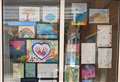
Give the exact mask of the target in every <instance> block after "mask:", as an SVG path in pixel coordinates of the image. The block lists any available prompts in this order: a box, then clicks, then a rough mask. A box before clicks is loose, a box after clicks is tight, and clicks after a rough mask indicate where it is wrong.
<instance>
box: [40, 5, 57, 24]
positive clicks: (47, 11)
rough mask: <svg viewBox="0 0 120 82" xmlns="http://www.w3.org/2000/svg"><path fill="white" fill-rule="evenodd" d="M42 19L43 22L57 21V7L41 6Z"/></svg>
mask: <svg viewBox="0 0 120 82" xmlns="http://www.w3.org/2000/svg"><path fill="white" fill-rule="evenodd" d="M42 9H43V10H42V11H43V13H42V20H43V22H49V23H56V22H58V17H59V9H58V7H49V6H45V7H43V8H42Z"/></svg>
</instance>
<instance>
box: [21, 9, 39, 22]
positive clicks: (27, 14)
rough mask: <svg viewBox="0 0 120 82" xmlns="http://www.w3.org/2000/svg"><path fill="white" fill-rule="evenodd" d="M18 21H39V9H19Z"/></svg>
mask: <svg viewBox="0 0 120 82" xmlns="http://www.w3.org/2000/svg"><path fill="white" fill-rule="evenodd" d="M19 20H20V21H39V20H40V8H39V7H19Z"/></svg>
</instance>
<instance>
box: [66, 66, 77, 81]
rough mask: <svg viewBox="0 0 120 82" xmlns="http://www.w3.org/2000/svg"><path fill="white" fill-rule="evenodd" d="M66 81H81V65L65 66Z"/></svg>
mask: <svg viewBox="0 0 120 82" xmlns="http://www.w3.org/2000/svg"><path fill="white" fill-rule="evenodd" d="M64 80H65V82H79V65H76V66H70V65H67V66H65V78H64Z"/></svg>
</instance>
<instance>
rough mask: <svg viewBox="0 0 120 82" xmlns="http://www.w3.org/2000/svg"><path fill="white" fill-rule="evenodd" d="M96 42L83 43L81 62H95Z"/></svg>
mask: <svg viewBox="0 0 120 82" xmlns="http://www.w3.org/2000/svg"><path fill="white" fill-rule="evenodd" d="M95 57H96V43H81V63H82V64H95Z"/></svg>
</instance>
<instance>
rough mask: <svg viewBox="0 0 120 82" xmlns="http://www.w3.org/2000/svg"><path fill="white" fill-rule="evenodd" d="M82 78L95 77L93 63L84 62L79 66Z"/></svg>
mask: <svg viewBox="0 0 120 82" xmlns="http://www.w3.org/2000/svg"><path fill="white" fill-rule="evenodd" d="M81 77H82V79H94V78H95V77H96V70H95V65H92V64H91V65H90V64H88V65H87V64H84V65H82V66H81Z"/></svg>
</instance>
